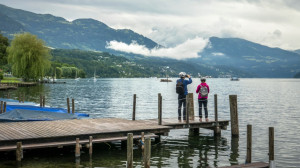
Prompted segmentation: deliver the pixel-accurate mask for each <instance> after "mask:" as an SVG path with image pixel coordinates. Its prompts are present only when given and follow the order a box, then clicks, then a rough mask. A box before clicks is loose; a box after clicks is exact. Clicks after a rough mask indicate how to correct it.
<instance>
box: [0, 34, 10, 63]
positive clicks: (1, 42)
mask: <svg viewBox="0 0 300 168" xmlns="http://www.w3.org/2000/svg"><path fill="white" fill-rule="evenodd" d="M8 44H9V43H8V39H7V38H6V37H4V36H2V34H1V33H0V66H2V65H6V64H7V52H6V48H7V47H8Z"/></svg>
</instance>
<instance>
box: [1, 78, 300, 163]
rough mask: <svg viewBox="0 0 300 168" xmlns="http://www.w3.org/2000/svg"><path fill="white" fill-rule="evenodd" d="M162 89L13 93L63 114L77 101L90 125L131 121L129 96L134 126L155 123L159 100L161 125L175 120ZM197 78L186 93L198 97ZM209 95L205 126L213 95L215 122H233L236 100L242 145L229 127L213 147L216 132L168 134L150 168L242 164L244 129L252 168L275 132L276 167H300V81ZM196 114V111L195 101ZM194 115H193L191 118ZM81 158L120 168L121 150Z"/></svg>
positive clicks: (223, 88)
mask: <svg viewBox="0 0 300 168" xmlns="http://www.w3.org/2000/svg"><path fill="white" fill-rule="evenodd" d="M172 80H173V82H170V83H163V82H160V80H159V79H156V78H148V79H138V78H137V79H98V80H97V81H96V82H94V81H93V80H92V79H80V80H79V81H75V80H59V81H65V82H66V84H45V85H41V86H37V87H31V88H19V89H18V90H15V91H10V95H11V97H15V98H16V96H17V95H18V94H19V92H22V93H25V94H26V95H27V100H28V101H34V102H37V103H38V102H39V95H40V94H41V93H42V94H45V96H46V105H48V106H51V107H62V108H66V98H67V97H70V98H74V99H75V104H76V107H75V108H76V112H80V113H88V114H90V116H91V117H94V118H105V117H117V118H124V119H131V113H132V104H133V103H132V99H133V94H137V107H136V119H137V120H139V119H152V118H157V94H158V93H161V94H162V98H163V118H170V117H177V94H176V93H175V83H176V82H175V81H176V79H172ZM199 83H200V80H199V78H194V79H193V83H192V84H191V85H188V90H189V92H193V93H194V92H195V90H196V87H197V85H198V84H199ZM207 83H208V85H209V86H210V89H211V93H210V96H209V101H208V110H209V118H211V119H213V118H214V104H213V95H214V94H217V95H218V112H219V119H227V120H229V119H230V112H229V95H234V94H236V95H238V112H239V126H240V137H239V139H235V138H231V131H230V126H229V127H228V130H225V131H224V130H222V136H221V137H220V138H217V139H215V138H214V136H213V131H210V130H205V129H201V130H200V134H199V135H193V136H190V135H189V130H188V129H181V130H172V131H171V132H170V133H169V136H163V137H162V141H161V143H158V144H154V143H153V144H152V153H151V167H159V168H169V167H172V168H176V167H182V168H185V167H188V168H189V167H191V168H194V167H221V166H228V165H235V164H242V163H244V162H245V157H246V127H247V124H251V125H252V136H253V139H252V140H253V142H252V143H253V144H252V147H253V149H252V161H253V162H258V161H262V162H268V158H269V157H268V140H269V137H268V128H269V127H274V128H275V161H276V167H279V168H285V167H300V161H299V158H300V152H299V151H300V143H299V139H300V133H299V129H300V126H299V121H300V80H299V79H241V80H240V81H230V80H229V79H207ZM6 94H7V92H2V91H1V93H0V96H3V95H6ZM194 101H195V102H194V104H195V109H197V108H198V103H197V102H196V101H197V97H196V94H194ZM195 114H198V111H197V110H196V111H195ZM83 151H84V152H85V153H83V154H82V157H81V162H80V164H81V167H125V165H126V149H123V148H121V145H120V144H119V143H112V144H99V145H97V146H96V147H95V150H94V154H93V158H92V159H93V160H90V159H89V156H88V152H87V151H86V150H85V149H83ZM0 156H1V158H0V167H1V168H2V167H3V168H10V167H15V162H14V160H15V158H14V154H13V153H1V155H0ZM141 161H142V156H141V150H140V149H139V148H138V147H137V146H136V147H135V149H134V162H135V163H134V165H135V166H136V167H143V166H142V163H141ZM22 167H26V168H27V167H28V168H29V167H30V168H32V167H45V168H46V167H47V168H50V167H75V158H74V149H73V148H71V147H70V148H64V149H44V150H27V151H26V150H25V154H24V161H23V166H22Z"/></svg>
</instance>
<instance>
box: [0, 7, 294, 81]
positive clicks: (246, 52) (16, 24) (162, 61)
mask: <svg viewBox="0 0 300 168" xmlns="http://www.w3.org/2000/svg"><path fill="white" fill-rule="evenodd" d="M0 31H1V33H2V34H3V35H4V36H6V37H8V38H10V39H12V37H13V34H15V33H22V32H30V33H32V34H35V35H37V36H38V38H40V39H43V40H44V41H45V42H46V44H47V45H48V46H49V47H52V48H56V49H77V50H86V51H101V52H108V53H109V54H108V53H107V54H108V55H110V56H111V57H113V58H114V59H116V60H119V62H118V61H117V62H115V63H113V64H112V63H111V62H108V63H107V65H109V66H112V67H115V66H114V65H121V67H126V65H125V64H124V65H123V64H121V62H122V61H121V60H122V59H125V60H123V61H124V62H131V63H132V65H136V66H137V65H139V66H141V67H143V68H144V69H147V71H144V70H142V69H140V68H137V67H135V69H136V70H138V71H139V72H140V73H143V74H138V73H135V75H134V77H137V76H139V77H141V76H165V75H169V76H175V75H177V74H178V73H179V72H180V71H185V72H188V73H189V74H193V75H194V76H196V75H198V73H200V74H201V75H209V76H213V77H224V76H238V77H274V78H280V77H284V78H287V77H288V78H290V77H293V76H294V75H295V74H296V73H297V72H300V54H298V53H299V52H300V51H299V50H296V51H294V52H292V51H286V50H282V49H280V48H271V47H267V46H264V45H261V44H257V43H253V42H250V41H247V40H244V39H239V38H218V37H211V38H210V39H209V41H210V42H209V45H208V46H207V47H206V48H205V49H204V50H203V51H202V52H201V53H199V54H200V55H201V57H198V58H193V59H187V60H180V61H179V60H175V59H167V58H158V57H147V56H142V55H137V54H131V53H130V54H128V53H122V52H119V51H115V50H111V49H107V48H105V46H106V44H107V42H109V41H112V40H116V41H119V42H123V43H126V44H130V43H131V42H132V41H136V42H137V43H138V44H140V45H145V46H146V47H147V48H149V49H152V48H154V47H157V46H158V47H162V46H160V45H159V44H157V43H156V42H154V41H152V40H151V39H149V38H147V37H144V36H143V35H140V34H138V33H135V32H133V31H132V30H129V29H113V28H110V27H109V26H107V25H106V24H104V23H102V22H100V21H97V20H93V19H77V20H74V21H72V22H69V21H67V20H66V19H64V18H62V17H56V16H53V15H50V14H35V13H32V12H28V11H24V10H20V9H13V8H10V7H7V6H4V5H1V4H0ZM71 51H72V50H69V51H67V50H65V51H61V52H60V54H61V53H65V55H64V57H57V59H61V60H62V61H65V62H66V63H69V62H73V64H76V65H77V64H78V66H79V67H80V68H81V69H84V67H83V66H82V65H83V64H82V65H80V64H81V63H83V62H85V61H84V59H87V60H88V59H90V58H89V57H92V58H93V59H94V57H93V56H91V55H93V54H91V53H88V52H83V51H80V52H76V53H81V54H83V55H81V56H80V59H79V58H78V59H77V58H76V59H75V58H74V60H78V61H79V62H78V63H76V62H74V60H73V61H72V60H71V59H70V58H71V57H72V56H74V52H73V51H72V52H71ZM297 52H298V53H297ZM67 53H68V54H67ZM116 55H117V56H120V57H121V58H117V57H114V56H116ZM65 57H67V58H65ZM97 57H98V56H97ZM93 61H95V60H90V62H89V61H88V62H85V63H84V65H85V66H90V65H92V64H91V63H92V62H93ZM112 62H113V61H112ZM104 64H106V63H103V65H104ZM101 67H102V66H101ZM119 67H120V66H119ZM131 68H132V67H131ZM155 68H156V69H155ZM93 69H94V68H93V67H92V68H91V67H85V70H86V71H87V74H88V75H90V73H91V72H93V71H94V70H93ZM128 69H130V68H129V67H128ZM115 70H116V71H115V73H116V74H115V76H119V77H126V75H125V76H124V74H118V73H120V72H121V70H120V68H116V67H115ZM117 71H118V73H117ZM148 71H149V73H148ZM107 72H108V71H107ZM128 73H131V72H129V71H128ZM131 74H132V73H131ZM129 76H130V75H129Z"/></svg>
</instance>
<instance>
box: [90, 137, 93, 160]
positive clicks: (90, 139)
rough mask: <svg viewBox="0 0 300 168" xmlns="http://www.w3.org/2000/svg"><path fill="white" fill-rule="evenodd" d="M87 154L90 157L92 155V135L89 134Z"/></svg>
mask: <svg viewBox="0 0 300 168" xmlns="http://www.w3.org/2000/svg"><path fill="white" fill-rule="evenodd" d="M89 154H90V157H91V156H92V155H93V137H92V136H89Z"/></svg>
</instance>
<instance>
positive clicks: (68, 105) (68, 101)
mask: <svg viewBox="0 0 300 168" xmlns="http://www.w3.org/2000/svg"><path fill="white" fill-rule="evenodd" d="M67 108H68V113H70V99H69V98H67Z"/></svg>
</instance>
